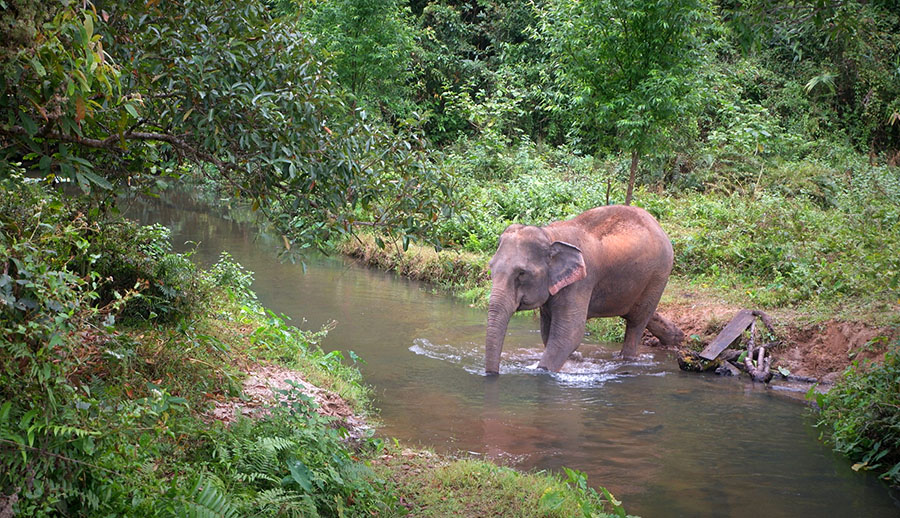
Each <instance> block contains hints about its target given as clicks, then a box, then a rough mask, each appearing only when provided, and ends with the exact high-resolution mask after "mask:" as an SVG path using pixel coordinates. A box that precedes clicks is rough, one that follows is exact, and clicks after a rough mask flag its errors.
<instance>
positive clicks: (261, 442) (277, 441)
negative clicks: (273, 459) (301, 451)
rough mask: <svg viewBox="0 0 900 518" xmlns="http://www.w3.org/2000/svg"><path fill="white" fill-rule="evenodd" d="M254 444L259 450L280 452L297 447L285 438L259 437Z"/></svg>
mask: <svg viewBox="0 0 900 518" xmlns="http://www.w3.org/2000/svg"><path fill="white" fill-rule="evenodd" d="M256 444H257V446H258V447H259V448H260V449H263V450H268V451H273V452H282V451H284V450H288V449H290V448H293V447H294V446H297V443H296V442H294V441H292V440H290V439H287V438H285V437H260V438H259V439H257V440H256Z"/></svg>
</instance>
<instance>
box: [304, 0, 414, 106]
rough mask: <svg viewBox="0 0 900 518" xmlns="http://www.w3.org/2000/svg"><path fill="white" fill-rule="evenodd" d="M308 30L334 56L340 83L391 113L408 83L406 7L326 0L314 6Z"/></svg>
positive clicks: (392, 1) (384, 1)
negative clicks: (316, 36) (380, 103)
mask: <svg viewBox="0 0 900 518" xmlns="http://www.w3.org/2000/svg"><path fill="white" fill-rule="evenodd" d="M309 10H310V11H312V12H311V14H306V15H305V16H308V18H309V19H308V21H307V22H306V26H307V27H308V29H309V33H310V34H316V35H318V36H319V38H320V39H321V40H322V42H323V44H324V47H325V48H326V49H328V51H330V52H331V53H332V56H333V57H332V59H333V62H334V65H335V70H336V72H337V75H338V78H339V81H340V83H341V85H342V86H344V87H345V88H347V89H349V90H350V91H351V92H353V93H354V94H356V95H357V96H359V97H362V98H365V99H369V100H374V101H380V102H382V109H387V111H388V112H390V113H391V114H393V113H397V112H402V111H404V110H402V109H400V107H399V106H398V103H400V102H401V100H402V99H403V98H404V97H405V96H404V95H402V94H403V93H404V92H405V90H406V87H407V83H408V82H409V79H410V77H409V76H410V66H411V61H412V53H413V51H414V47H415V43H414V36H413V32H414V31H413V27H412V21H411V19H410V14H409V8H408V7H404V5H403V4H402V3H401V2H398V1H397V0H329V1H327V2H322V3H319V4H314V5H313V6H312V7H311V8H310V9H309Z"/></svg>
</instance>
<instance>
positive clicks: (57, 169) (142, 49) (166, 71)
mask: <svg viewBox="0 0 900 518" xmlns="http://www.w3.org/2000/svg"><path fill="white" fill-rule="evenodd" d="M81 6H82V3H81V2H77V3H75V4H73V5H68V6H54V7H46V8H45V9H44V10H43V11H42V12H30V11H25V10H23V11H21V12H20V15H21V16H30V17H31V22H32V23H31V25H32V26H34V27H39V28H38V29H36V30H35V31H34V33H33V34H32V36H31V37H28V35H27V34H26V35H25V36H24V37H19V38H18V39H17V40H15V41H13V40H9V41H11V42H12V43H10V44H9V45H8V46H5V47H4V49H3V51H4V52H3V54H2V56H3V61H2V63H0V67H2V72H3V74H2V79H0V81H2V82H0V89H2V90H0V113H2V118H0V167H7V168H8V167H11V166H13V165H14V164H21V165H22V167H25V168H26V169H28V170H30V171H33V172H35V173H39V174H40V175H41V176H42V177H43V178H45V179H47V180H50V181H52V180H54V179H57V178H61V177H62V178H68V179H70V180H72V181H73V182H77V183H78V184H79V185H81V186H82V188H83V189H84V190H85V191H94V192H98V191H99V192H100V193H102V194H105V198H106V200H113V199H114V196H115V194H116V193H118V192H121V191H122V190H125V189H133V188H136V187H142V188H148V187H151V186H152V185H153V184H154V183H156V182H158V181H159V180H160V178H161V177H164V176H166V175H167V174H175V173H176V172H177V171H178V170H179V164H182V163H184V162H191V163H195V164H199V165H201V166H202V167H197V168H195V170H197V171H202V172H203V173H204V174H206V175H207V176H209V177H210V178H211V179H213V180H214V181H216V182H221V183H223V184H224V185H226V186H227V187H228V189H229V190H231V191H232V192H234V193H236V194H239V195H241V196H247V197H250V198H253V199H255V202H254V205H255V206H258V207H262V208H263V209H265V210H270V209H274V210H271V211H270V212H271V214H272V215H273V216H277V218H276V221H277V222H278V223H279V225H280V227H281V230H282V231H283V232H285V234H286V235H288V236H290V237H292V238H294V239H295V240H296V241H299V242H301V243H304V244H309V243H321V242H323V241H324V240H326V239H328V237H329V236H331V235H332V234H333V233H334V232H353V231H354V229H355V228H358V227H359V226H374V227H378V228H384V229H390V230H395V231H396V232H398V233H399V234H400V235H403V236H406V237H407V239H409V236H422V235H425V234H427V233H428V232H427V230H428V227H429V226H430V225H431V223H432V222H433V221H434V220H436V219H437V216H438V214H439V213H440V212H441V211H446V210H447V209H446V204H445V200H446V197H447V195H448V194H449V191H448V189H449V187H448V184H447V181H446V179H445V178H443V177H442V176H441V175H440V172H439V170H438V169H437V168H436V167H434V166H433V165H432V164H431V163H430V161H429V160H428V159H427V158H426V157H425V155H424V151H423V149H424V141H423V140H422V139H421V138H420V137H419V136H418V135H417V132H416V126H415V124H405V123H404V122H403V121H401V122H399V123H398V124H396V126H397V129H396V130H395V129H392V128H389V127H387V126H386V125H383V124H378V123H376V122H373V121H372V120H371V119H370V118H367V117H366V115H365V113H364V112H362V111H361V110H355V109H352V108H350V107H348V106H347V104H346V103H345V102H344V101H343V98H342V97H341V94H340V91H339V89H338V88H337V87H336V85H335V75H334V73H333V71H332V69H331V66H330V64H329V63H328V62H327V61H325V60H323V59H322V58H320V57H319V56H318V54H317V52H316V48H315V46H314V45H313V43H312V42H311V41H310V40H309V39H308V38H307V37H306V35H304V34H302V33H300V32H298V31H297V30H296V29H295V28H294V26H292V25H291V24H290V23H289V22H288V21H284V20H278V19H273V17H272V16H271V14H270V13H269V11H268V10H266V9H265V8H264V6H263V5H262V4H261V3H259V2H258V1H247V2H242V3H240V4H239V5H236V4H235V3H234V2H227V1H226V2H220V1H213V0H185V1H184V2H177V3H176V2H146V3H145V2H136V3H132V2H129V1H126V0H119V1H110V2H98V3H97V4H96V5H91V4H88V6H89V8H87V9H82V8H81ZM44 19H49V21H48V22H47V23H43V24H40V23H37V22H35V20H44Z"/></svg>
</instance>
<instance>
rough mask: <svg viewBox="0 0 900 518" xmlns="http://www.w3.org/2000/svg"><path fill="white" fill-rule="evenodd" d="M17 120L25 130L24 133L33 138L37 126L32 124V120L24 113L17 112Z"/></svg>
mask: <svg viewBox="0 0 900 518" xmlns="http://www.w3.org/2000/svg"><path fill="white" fill-rule="evenodd" d="M19 120H21V121H22V127H23V128H25V133H28V136H29V137H33V136H35V135H36V134H37V132H38V125H37V123H35V122H34V120H33V119H32V118H31V117H29V116H28V115H26V114H25V112H19Z"/></svg>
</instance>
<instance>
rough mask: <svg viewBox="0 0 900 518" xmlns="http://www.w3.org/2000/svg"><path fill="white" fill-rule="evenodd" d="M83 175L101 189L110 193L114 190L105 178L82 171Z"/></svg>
mask: <svg viewBox="0 0 900 518" xmlns="http://www.w3.org/2000/svg"><path fill="white" fill-rule="evenodd" d="M81 175H82V176H83V177H85V178H87V179H88V180H90V181H91V183H93V184H96V185H97V186H98V187H100V188H101V189H104V190H107V191H110V190H112V188H113V186H112V184H111V183H109V182H108V181H107V180H106V179H105V178H103V177H102V176H98V175H96V174H94V173H92V172H90V171H82V172H81Z"/></svg>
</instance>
